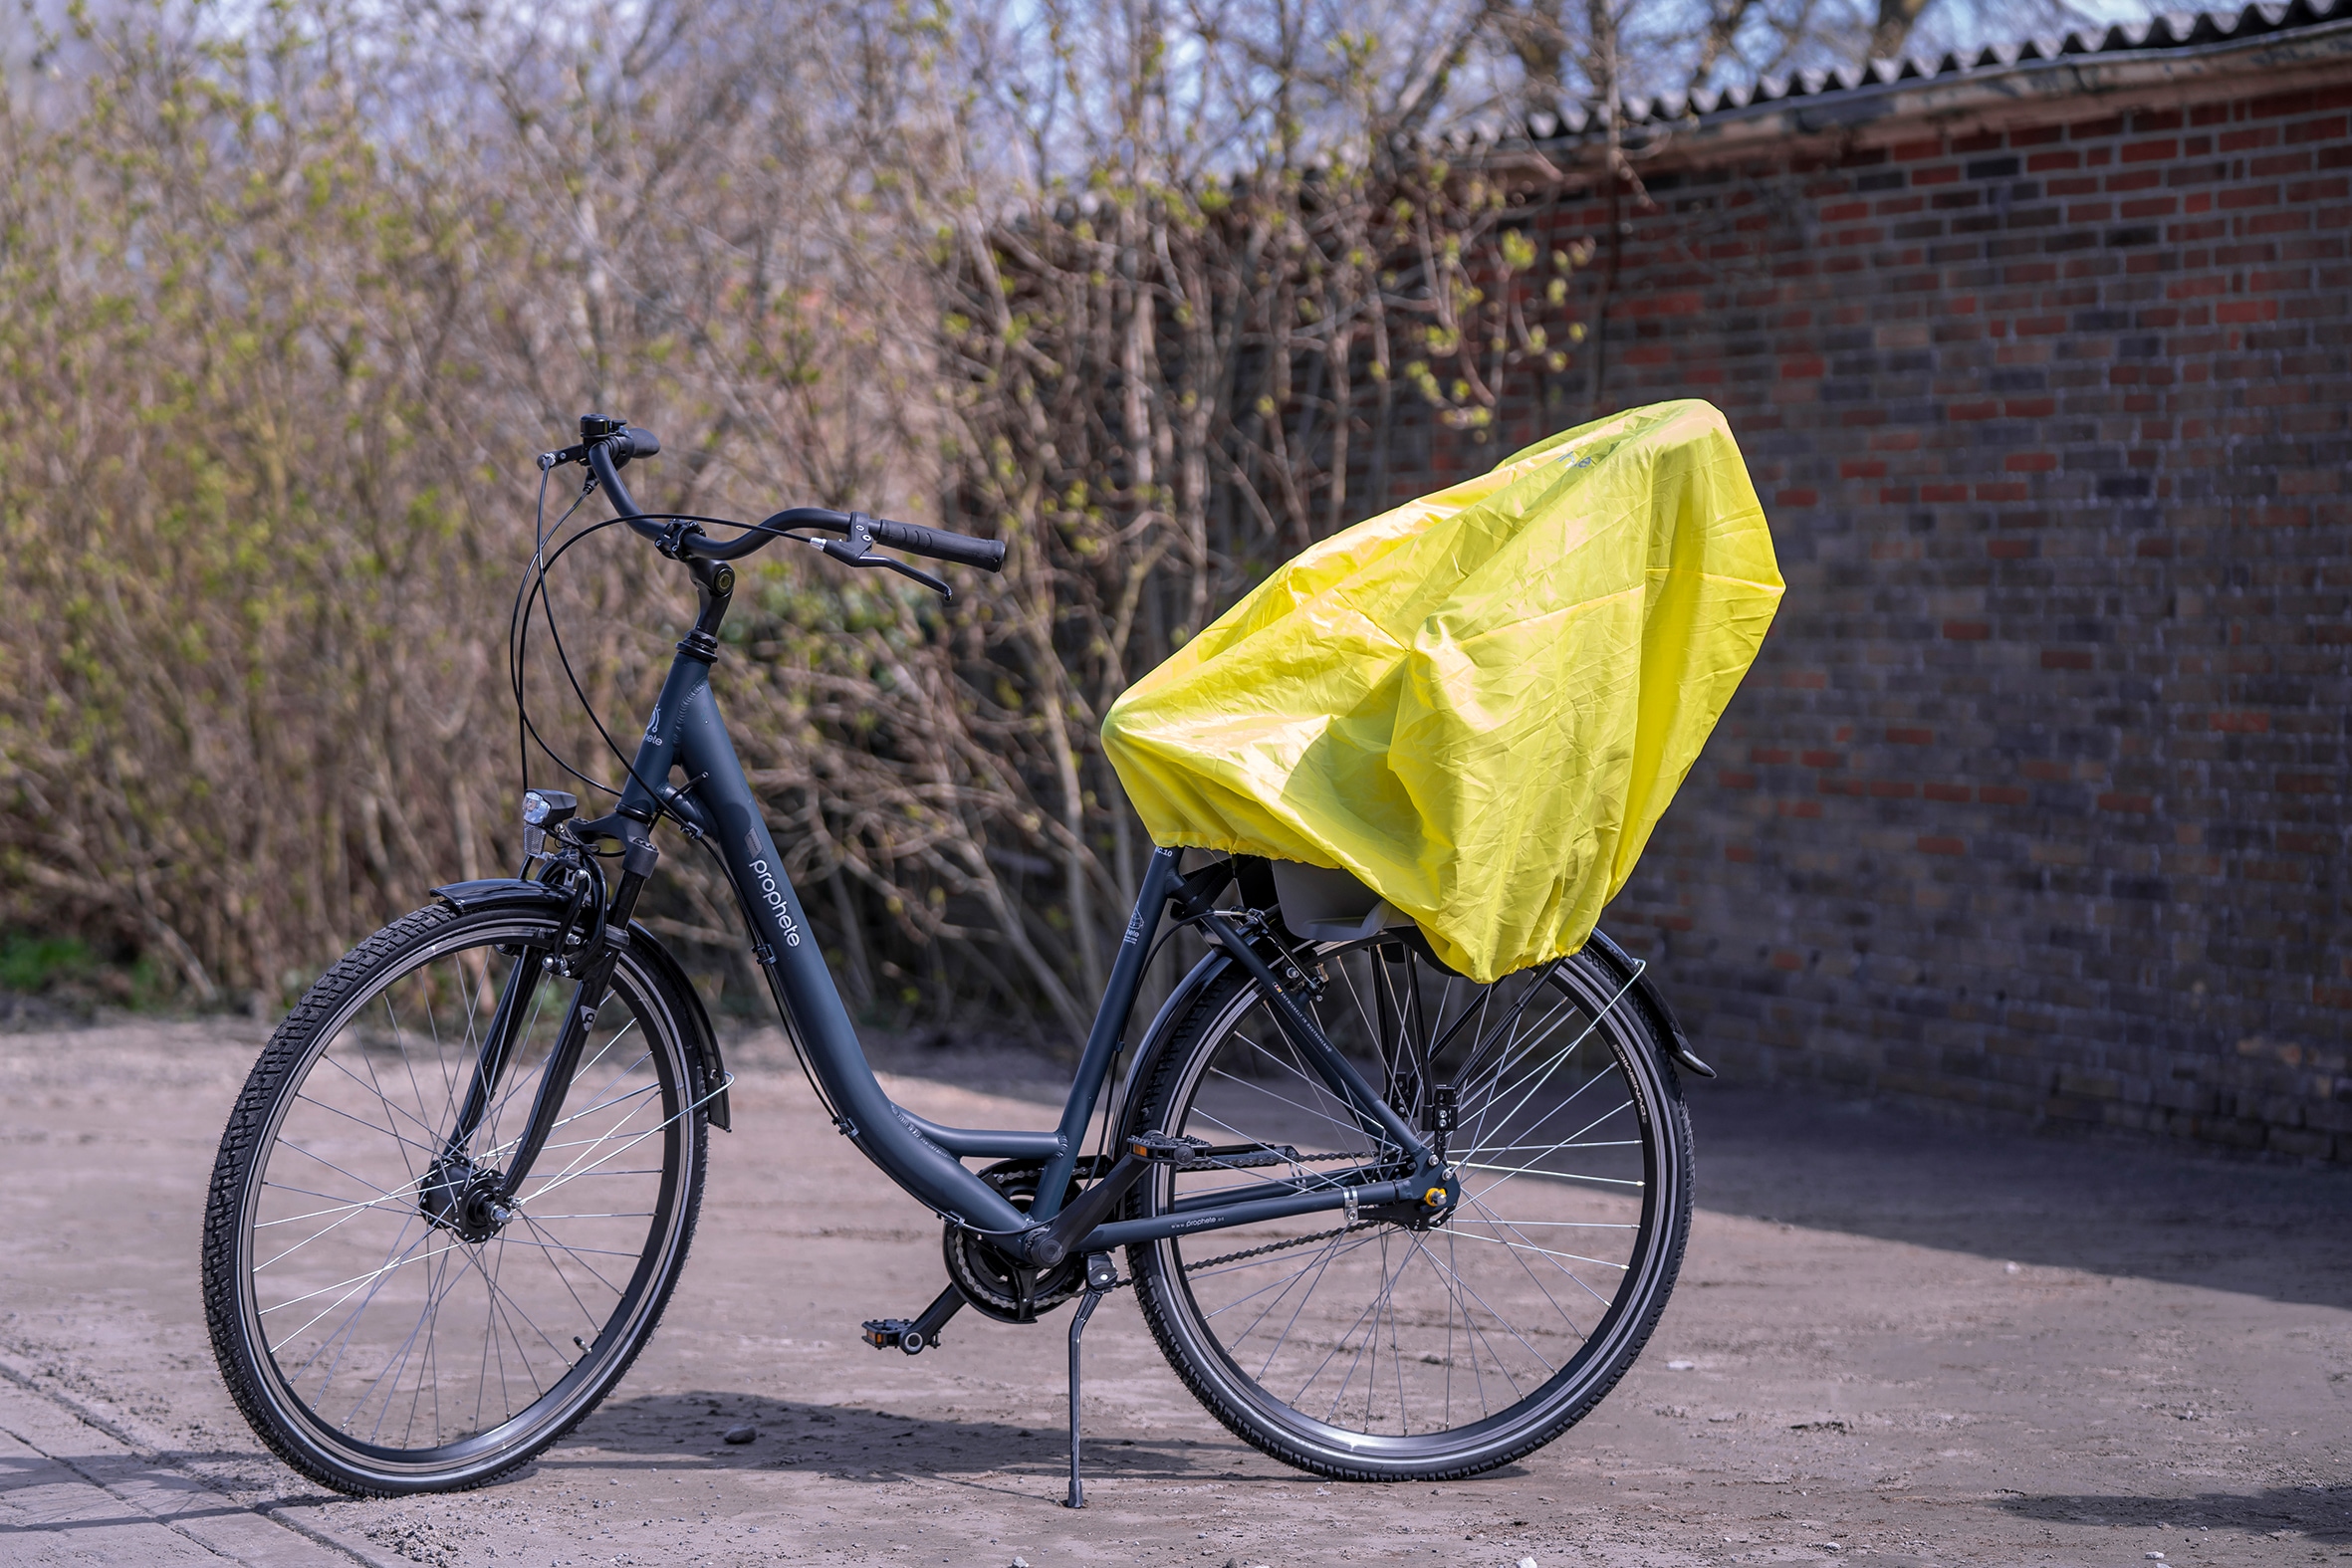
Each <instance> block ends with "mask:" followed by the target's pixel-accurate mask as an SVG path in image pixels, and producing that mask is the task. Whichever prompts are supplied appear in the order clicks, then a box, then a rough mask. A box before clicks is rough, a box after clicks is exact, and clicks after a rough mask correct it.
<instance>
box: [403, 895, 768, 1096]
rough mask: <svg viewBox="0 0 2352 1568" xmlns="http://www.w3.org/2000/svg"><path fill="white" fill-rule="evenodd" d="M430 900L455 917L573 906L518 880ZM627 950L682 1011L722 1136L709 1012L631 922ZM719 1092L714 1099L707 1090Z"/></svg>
mask: <svg viewBox="0 0 2352 1568" xmlns="http://www.w3.org/2000/svg"><path fill="white" fill-rule="evenodd" d="M433 897H435V898H437V899H439V900H440V901H441V902H442V903H444V904H447V905H448V906H449V907H450V908H451V909H454V910H456V911H457V912H458V913H459V914H464V915H470V914H472V913H474V912H475V911H476V910H482V909H498V908H516V909H533V910H539V911H543V912H546V913H549V914H554V915H557V916H561V915H562V914H563V913H564V911H565V910H566V909H567V908H569V907H570V905H571V895H570V894H568V893H565V892H564V891H563V890H561V889H559V888H553V887H549V886H548V885H547V884H546V883H544V882H530V881H526V880H524V879H523V878H521V877H504V876H500V877H484V878H482V879H480V880H478V881H473V882H450V883H446V884H444V885H442V886H440V887H436V888H434V889H433ZM628 946H629V951H630V952H631V953H634V954H636V955H637V956H638V957H640V958H642V959H643V960H645V965H646V968H648V969H650V970H652V971H653V973H654V975H655V976H656V978H658V979H659V980H660V981H661V983H662V984H663V985H665V986H667V987H668V988H669V990H670V993H671V995H672V996H673V997H674V998H675V999H676V1001H677V1003H678V1005H679V1006H680V1007H681V1008H683V1009H684V1011H685V1014H686V1015H685V1018H684V1022H685V1025H686V1042H687V1046H688V1048H689V1049H691V1050H692V1051H693V1053H694V1058H695V1061H696V1063H697V1065H698V1066H699V1067H700V1069H701V1073H702V1085H701V1087H700V1088H699V1089H698V1090H697V1091H695V1092H696V1093H698V1094H708V1095H710V1096H711V1097H710V1100H709V1102H708V1106H707V1109H708V1112H709V1115H710V1123H711V1125H712V1126H713V1127H716V1128H718V1129H719V1130H720V1131H721V1132H727V1131H729V1130H731V1129H730V1128H729V1126H728V1110H727V1091H726V1090H724V1089H719V1088H718V1086H719V1085H720V1084H722V1083H725V1082H726V1081H727V1067H726V1064H725V1063H724V1062H723V1061H721V1060H720V1059H719V1036H718V1034H717V1032H716V1031H714V1030H713V1029H712V1028H711V1018H710V1013H709V1011H708V1010H706V1009H705V1008H704V1007H703V1005H702V996H701V994H700V993H699V992H697V991H696V990H695V989H694V983H693V982H692V981H689V980H688V979H687V978H686V972H685V970H683V969H681V968H680V967H679V965H678V961H677V960H676V959H675V958H674V957H672V956H671V954H670V950H669V949H668V948H665V947H663V946H662V945H661V939H660V938H659V937H657V936H655V935H654V934H653V933H652V932H650V931H647V930H646V929H645V928H644V927H643V926H641V925H638V924H637V923H636V922H635V921H631V922H629V929H628ZM714 1089H717V1090H718V1092H717V1093H715V1094H713V1093H712V1092H711V1091H712V1090H714Z"/></svg>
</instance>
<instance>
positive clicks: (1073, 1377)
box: [1063, 1252, 1124, 1508]
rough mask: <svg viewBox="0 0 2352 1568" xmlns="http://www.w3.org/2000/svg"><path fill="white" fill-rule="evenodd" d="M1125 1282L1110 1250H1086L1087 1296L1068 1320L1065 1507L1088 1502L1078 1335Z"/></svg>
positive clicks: (1081, 1506)
mask: <svg viewBox="0 0 2352 1568" xmlns="http://www.w3.org/2000/svg"><path fill="white" fill-rule="evenodd" d="M1123 1282H1124V1281H1122V1280H1121V1279H1120V1278H1119V1271H1118V1268H1117V1266H1116V1265H1115V1264H1113V1263H1112V1262H1111V1260H1110V1254H1109V1253H1108V1252H1088V1253H1087V1254H1086V1294H1085V1298H1084V1299H1083V1300H1081V1301H1079V1302H1078V1309H1077V1311H1076V1313H1075V1314H1074V1315H1072V1316H1071V1318H1070V1320H1069V1497H1068V1499H1067V1501H1066V1502H1065V1503H1064V1504H1063V1506H1065V1507H1070V1508H1083V1507H1084V1506H1085V1505H1086V1483H1085V1482H1084V1481H1083V1480H1081V1479H1080V1478H1079V1476H1078V1336H1079V1335H1081V1334H1083V1333H1085V1331H1086V1319H1088V1318H1090V1317H1092V1316H1093V1315H1094V1307H1095V1304H1096V1303H1097V1302H1099V1301H1100V1300H1101V1299H1102V1298H1103V1297H1104V1296H1106V1295H1108V1294H1109V1293H1110V1292H1111V1291H1113V1290H1116V1289H1117V1288H1118V1287H1119V1286H1120V1285H1121V1284H1122V1283H1123Z"/></svg>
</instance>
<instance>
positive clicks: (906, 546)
mask: <svg viewBox="0 0 2352 1568" xmlns="http://www.w3.org/2000/svg"><path fill="white" fill-rule="evenodd" d="M871 531H872V534H873V541H874V543H875V544H877V545H880V546H883V547H884V548H886V549H889V550H903V551H906V552H908V553H910V554H912V555H917V556H929V557H930V558H931V559H932V560H952V561H955V562H957V563H958V564H960V565H966V566H978V567H979V568H980V569H981V570H983V571H1001V570H1003V569H1004V565H1005V542H1004V541H1003V540H999V539H974V538H972V537H971V536H970V535H968V534H943V533H941V532H940V531H939V530H937V529H934V528H925V527H923V526H922V525H921V524H919V523H893V522H891V521H890V520H889V519H888V518H875V519H874V520H873V522H872V524H871Z"/></svg>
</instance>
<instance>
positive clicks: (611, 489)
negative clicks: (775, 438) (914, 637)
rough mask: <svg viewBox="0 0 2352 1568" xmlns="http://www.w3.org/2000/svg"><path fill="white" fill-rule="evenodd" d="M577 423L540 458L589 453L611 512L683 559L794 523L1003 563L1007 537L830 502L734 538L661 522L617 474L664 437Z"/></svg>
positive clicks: (754, 540)
mask: <svg viewBox="0 0 2352 1568" xmlns="http://www.w3.org/2000/svg"><path fill="white" fill-rule="evenodd" d="M580 423H581V435H582V437H583V439H582V442H581V444H580V446H577V447H572V448H569V449H567V450H566V451H563V452H551V453H549V454H547V456H545V457H543V458H541V459H540V463H541V466H542V467H543V468H546V467H553V466H555V464H556V463H561V462H580V461H585V462H586V463H587V464H588V471H589V472H590V473H592V474H594V475H595V476H596V483H597V484H599V485H601V486H603V487H604V494H605V496H606V497H607V498H608V499H609V500H610V501H611V503H612V511H613V514H614V515H615V516H616V517H618V518H619V519H620V521H622V522H623V523H626V524H627V525H628V526H629V527H630V528H632V529H634V530H636V531H637V532H638V533H639V534H642V535H644V536H645V537H646V538H647V539H649V540H652V541H654V542H655V543H656V544H658V545H660V546H661V547H662V549H663V550H664V551H666V552H669V553H671V554H674V555H676V556H677V557H678V558H679V559H681V560H684V559H687V558H693V559H697V560H741V559H743V558H744V557H745V556H749V555H751V554H753V553H754V552H756V551H760V550H764V549H766V548H767V547H768V546H769V545H770V544H771V543H772V542H774V541H775V540H778V539H781V538H789V537H790V536H788V535H786V534H785V533H784V532H783V531H784V530H786V529H796V528H797V529H814V530H817V531H818V532H820V533H825V534H840V535H843V536H851V537H853V536H855V535H856V534H858V533H859V532H863V533H864V534H865V535H866V536H867V537H868V538H870V539H871V540H872V542H873V543H874V544H876V545H881V546H885V547H887V548H888V549H891V550H903V551H905V552H907V553H908V554H910V555H915V556H928V557H930V558H931V559H932V560H952V561H954V562H956V563H957V564H959V565H965V566H978V567H979V568H980V569H981V570H983V571H1001V570H1003V569H1004V565H1005V544H1004V541H1002V540H995V539H974V538H972V537H971V536H970V535H968V534H950V533H948V532H946V531H945V530H942V529H933V528H924V527H923V526H922V525H920V524H917V523H895V522H892V521H891V520H890V519H888V518H874V517H867V516H866V515H865V514H864V513H862V512H835V511H832V510H831V509H830V508H827V507H788V508H786V509H785V510H784V511H782V512H778V513H775V514H773V515H772V516H770V517H768V518H767V519H765V520H764V521H762V522H761V523H759V524H758V525H757V526H755V527H752V528H750V529H747V530H746V531H745V532H744V533H742V534H739V535H737V536H736V537H735V538H733V539H730V540H715V539H712V538H710V537H709V536H708V535H706V534H704V533H703V532H702V531H701V529H700V528H699V527H698V526H695V525H687V526H685V527H683V528H680V527H677V526H671V527H664V526H663V525H661V524H659V523H655V522H653V521H652V520H651V519H649V518H647V517H645V516H644V509H643V508H642V507H640V506H638V505H637V502H636V498H635V497H633V496H631V495H630V494H629V492H628V487H627V486H626V485H624V484H622V483H621V481H620V465H621V464H623V463H626V462H627V461H629V459H631V458H633V457H651V456H653V455H654V454H655V453H657V452H659V451H660V450H661V443H660V441H659V440H657V439H655V437H654V435H653V433H652V432H651V431H649V430H640V429H638V428H637V427H636V426H634V425H623V424H619V423H618V422H616V421H613V420H607V419H595V418H593V416H590V417H589V418H584V419H582V420H581V422H580ZM828 549H829V547H828ZM876 563H879V558H876Z"/></svg>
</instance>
